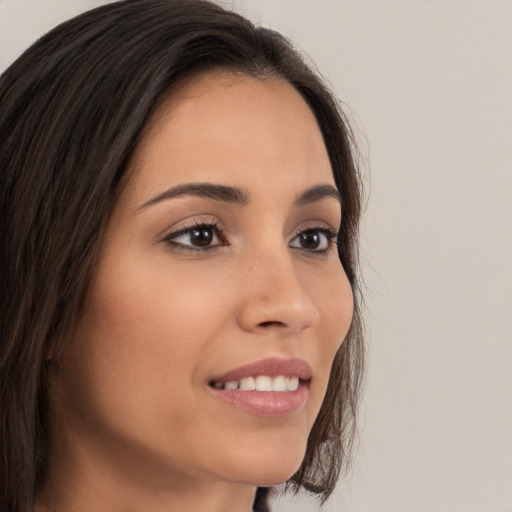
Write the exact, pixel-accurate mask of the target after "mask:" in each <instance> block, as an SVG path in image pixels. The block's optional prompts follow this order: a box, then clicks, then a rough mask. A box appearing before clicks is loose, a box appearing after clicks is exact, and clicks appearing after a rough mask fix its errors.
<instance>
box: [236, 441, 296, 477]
mask: <svg viewBox="0 0 512 512" xmlns="http://www.w3.org/2000/svg"><path fill="white" fill-rule="evenodd" d="M273 447H274V448H275V449H273ZM258 448H260V449H255V450H253V451H252V453H248V452H249V450H240V452H239V453H238V456H237V464H236V466H237V467H236V468H232V471H233V472H232V474H235V475H237V480H239V482H240V483H246V484H250V485H256V486H259V487H270V486H274V485H278V484H282V483H283V482H286V481H287V480H289V479H290V478H291V477H292V476H293V475H294V474H295V473H296V472H297V471H298V469H299V467H300V465H301V463H302V461H303V459H304V454H305V450H306V442H301V443H300V444H299V445H297V444H295V443H291V442H290V443H286V442H284V443H281V444H280V445H279V446H278V447H276V445H275V444H274V445H272V443H269V444H268V445H266V446H265V447H258Z"/></svg>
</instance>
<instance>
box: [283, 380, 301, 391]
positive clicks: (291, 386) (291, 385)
mask: <svg viewBox="0 0 512 512" xmlns="http://www.w3.org/2000/svg"><path fill="white" fill-rule="evenodd" d="M298 387H299V378H298V377H286V389H287V390H288V391H295V390H296V389H297V388H298Z"/></svg>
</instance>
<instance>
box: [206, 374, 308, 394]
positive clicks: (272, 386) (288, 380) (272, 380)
mask: <svg viewBox="0 0 512 512" xmlns="http://www.w3.org/2000/svg"><path fill="white" fill-rule="evenodd" d="M299 384H300V380H299V378H298V377H284V376H283V375H278V376H277V377H269V376H268V375H257V376H256V377H244V378H243V379H240V380H239V381H237V380H228V381H226V382H215V383H214V384H213V387H215V388H217V389H240V390H242V391H295V390H296V389H298V387H299Z"/></svg>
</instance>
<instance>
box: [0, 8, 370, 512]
mask: <svg viewBox="0 0 512 512" xmlns="http://www.w3.org/2000/svg"><path fill="white" fill-rule="evenodd" d="M212 69H226V70H228V71H234V72H237V73H243V74H247V75H250V76H255V77H272V76H279V77H281V78H284V79H285V80H287V81H288V82H290V83H291V84H292V85H293V86H294V87H295V88H296V89H297V90H298V91H299V92H300V93H301V95H302V96H303V98H304V100H305V101H306V102H307V103H308V105H309V106H310V108H311V110H312V111H313V113H314V114H315V116H316V119H317V121H318V124H319V126H320V129H321V131H322V134H323V137H324V141H325V145H326V148H327V151H328V154H329V157H330V161H331V166H332V172H333V175H334V178H335V182H336V185H337V187H338V189H339V191H340V193H341V198H342V204H343V215H342V225H341V230H340V235H339V240H338V242H339V243H338V251H339V257H340V260H341V262H342V263H343V266H344V268H345V271H346V274H347V276H348V278H349V281H350V283H351V285H352V289H353V291H354V296H355V312H354V317H353V321H352V324H351V327H350V330H349V333H348V335H347V337H346V339H345V341H344V343H343V344H342V345H341V348H340V350H339V351H338V353H337V355H336V358H335V361H334V366H333V368H332V373H331V376H330V381H329V386H328V390H327V394H326V397H325V400H324V403H323V405H322V408H321V410H320V414H319V416H318V418H317V420H316V422H315V424H314V426H313V429H312V431H311V434H310V436H309V441H308V446H307V451H306V456H305V458H304V461H303V463H302V465H301V467H300V469H299V471H298V472H297V473H296V474H295V475H294V476H293V477H292V478H291V480H290V481H289V482H288V484H287V485H288V487H289V488H292V489H295V490H297V489H299V488H301V487H304V488H305V489H306V490H308V491H310V492H314V493H316V494H317V495H318V496H319V497H320V499H321V500H322V501H324V500H325V499H327V497H328V496H329V494H330V493H331V492H332V490H333V488H334V486H335V484H336V481H337V479H338V476H339V473H340V470H342V469H344V468H346V467H347V466H348V463H349V460H350V453H351V446H352V441H353V439H354V434H355V426H356V423H355V419H356V409H357V404H358V399H359V394H360V387H361V375H362V368H363V361H364V357H363V353H364V349H363V342H362V328H361V325H362V324H361V313H360V293H359V282H358V272H357V247H358V239H357V236H358V224H359V218H360V213H361V185H360V179H359V175H358V171H357V166H356V162H355V157H354V143H353V139H352V136H351V132H350V129H349V126H348V123H347V122H346V119H345V118H344V116H343V114H342V112H341V110H340V109H339V106H338V104H337V102H336V100H335V99H334V97H333V95H332V94H331V93H330V92H329V89H328V88H327V87H326V86H325V85H324V84H323V82H322V80H321V79H320V78H319V77H318V75H317V74H316V73H315V72H314V71H312V70H311V68H310V67H309V66H308V65H307V64H306V63H305V62H304V61H303V59H302V58H301V56H300V55H299V53H298V52H297V51H296V50H295V49H294V48H293V46H292V45H291V43H289V42H288V41H287V40H286V39H285V38H283V37H282V36H281V35H280V34H278V33H276V32H273V31H270V30H267V29H264V28H257V27H255V26H254V25H253V24H252V23H251V22H249V21H248V20H246V19H245V18H243V17H242V16H240V15H238V14H235V13H233V12H230V11H226V10H224V9H222V8H221V7H219V6H217V5H215V4H213V3H211V2H209V1H205V0H125V1H120V2H115V3H110V4H108V5H105V6H102V7H99V8H97V9H94V10H92V11H89V12H86V13H84V14H82V15H80V16H78V17H76V18H74V19H72V20H70V21H68V22H66V23H63V24H62V25H60V26H58V27H56V28H55V29H54V30H53V31H51V32H50V33H48V34H47V35H45V36H44V37H43V38H41V39H40V40H39V41H37V42H36V43H35V44H34V45H33V46H32V47H31V48H29V49H28V50H27V51H26V52H25V53H24V54H23V55H22V56H21V57H20V58H19V59H18V60H17V61H16V62H15V63H14V64H12V66H11V67H9V68H8V69H7V70H6V71H5V72H4V73H3V75H1V76H0V223H1V241H0V242H1V243H0V247H1V249H0V251H1V252H0V290H1V295H0V297H1V298H0V447H1V448H0V449H1V456H0V510H1V511H3V512H29V511H30V510H32V507H33V500H34V493H35V492H36V490H37V488H38V486H39V484H40V482H41V480H42V478H43V477H44V474H45V465H46V449H47V447H46V441H47V432H46V424H47V422H46V404H45V400H46V391H45V378H46V375H47V368H46V365H47V363H46V359H47V354H49V353H52V354H53V355H54V357H55V358H57V359H58V357H59V353H61V351H62V350H63V347H65V344H66V340H67V339H69V337H70V336H71V335H72V329H73V325H74V323H75V320H76V318H77V315H78V314H79V312H80V307H81V303H82V301H83V298H84V295H85V292H86V289H87V285H88V283H89V280H90V277H91V274H92V272H93V269H94V266H95V261H96V257H97V253H98V247H99V244H100V242H101V240H102V235H103V231H104V227H105V224H106V221H107V220H108V218H109V216H110V212H111V211H112V207H113V205H114V203H115V201H116V198H117V197H118V195H119V192H120V189H121V187H122V184H123V176H124V173H125V169H126V164H127V162H128V160H129V158H130V156H131V154H132V152H133V150H134V148H135V147H136V146H137V143H138V141H139V139H140V136H141V133H142V130H143V128H144V126H145V125H146V123H147V121H148V119H149V118H150V117H151V115H152V113H153V112H154V111H155V110H156V108H157V107H158V105H159V104H160V103H161V101H162V100H163V98H164V97H165V95H166V94H168V93H169V90H170V89H171V88H172V87H173V85H174V84H176V83H177V82H178V81H179V80H181V79H182V78H184V77H185V76H190V75H191V74H192V73H200V72H203V71H209V70H212ZM267 493H268V490H267V489H259V490H258V493H257V497H256V502H255V507H256V509H257V510H260V511H264V510H267V507H268V505H267V501H268V500H267Z"/></svg>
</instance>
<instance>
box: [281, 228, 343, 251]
mask: <svg viewBox="0 0 512 512" xmlns="http://www.w3.org/2000/svg"><path fill="white" fill-rule="evenodd" d="M335 238H336V233H334V232H333V231H331V230H330V229H327V228H318V229H307V230H305V231H301V232H300V233H297V235H296V236H295V238H294V239H293V240H292V241H291V243H290V247H293V248H296V249H304V250H306V251H313V252H326V251H327V250H329V248H330V247H331V245H332V242H333V240H334V239H335Z"/></svg>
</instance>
